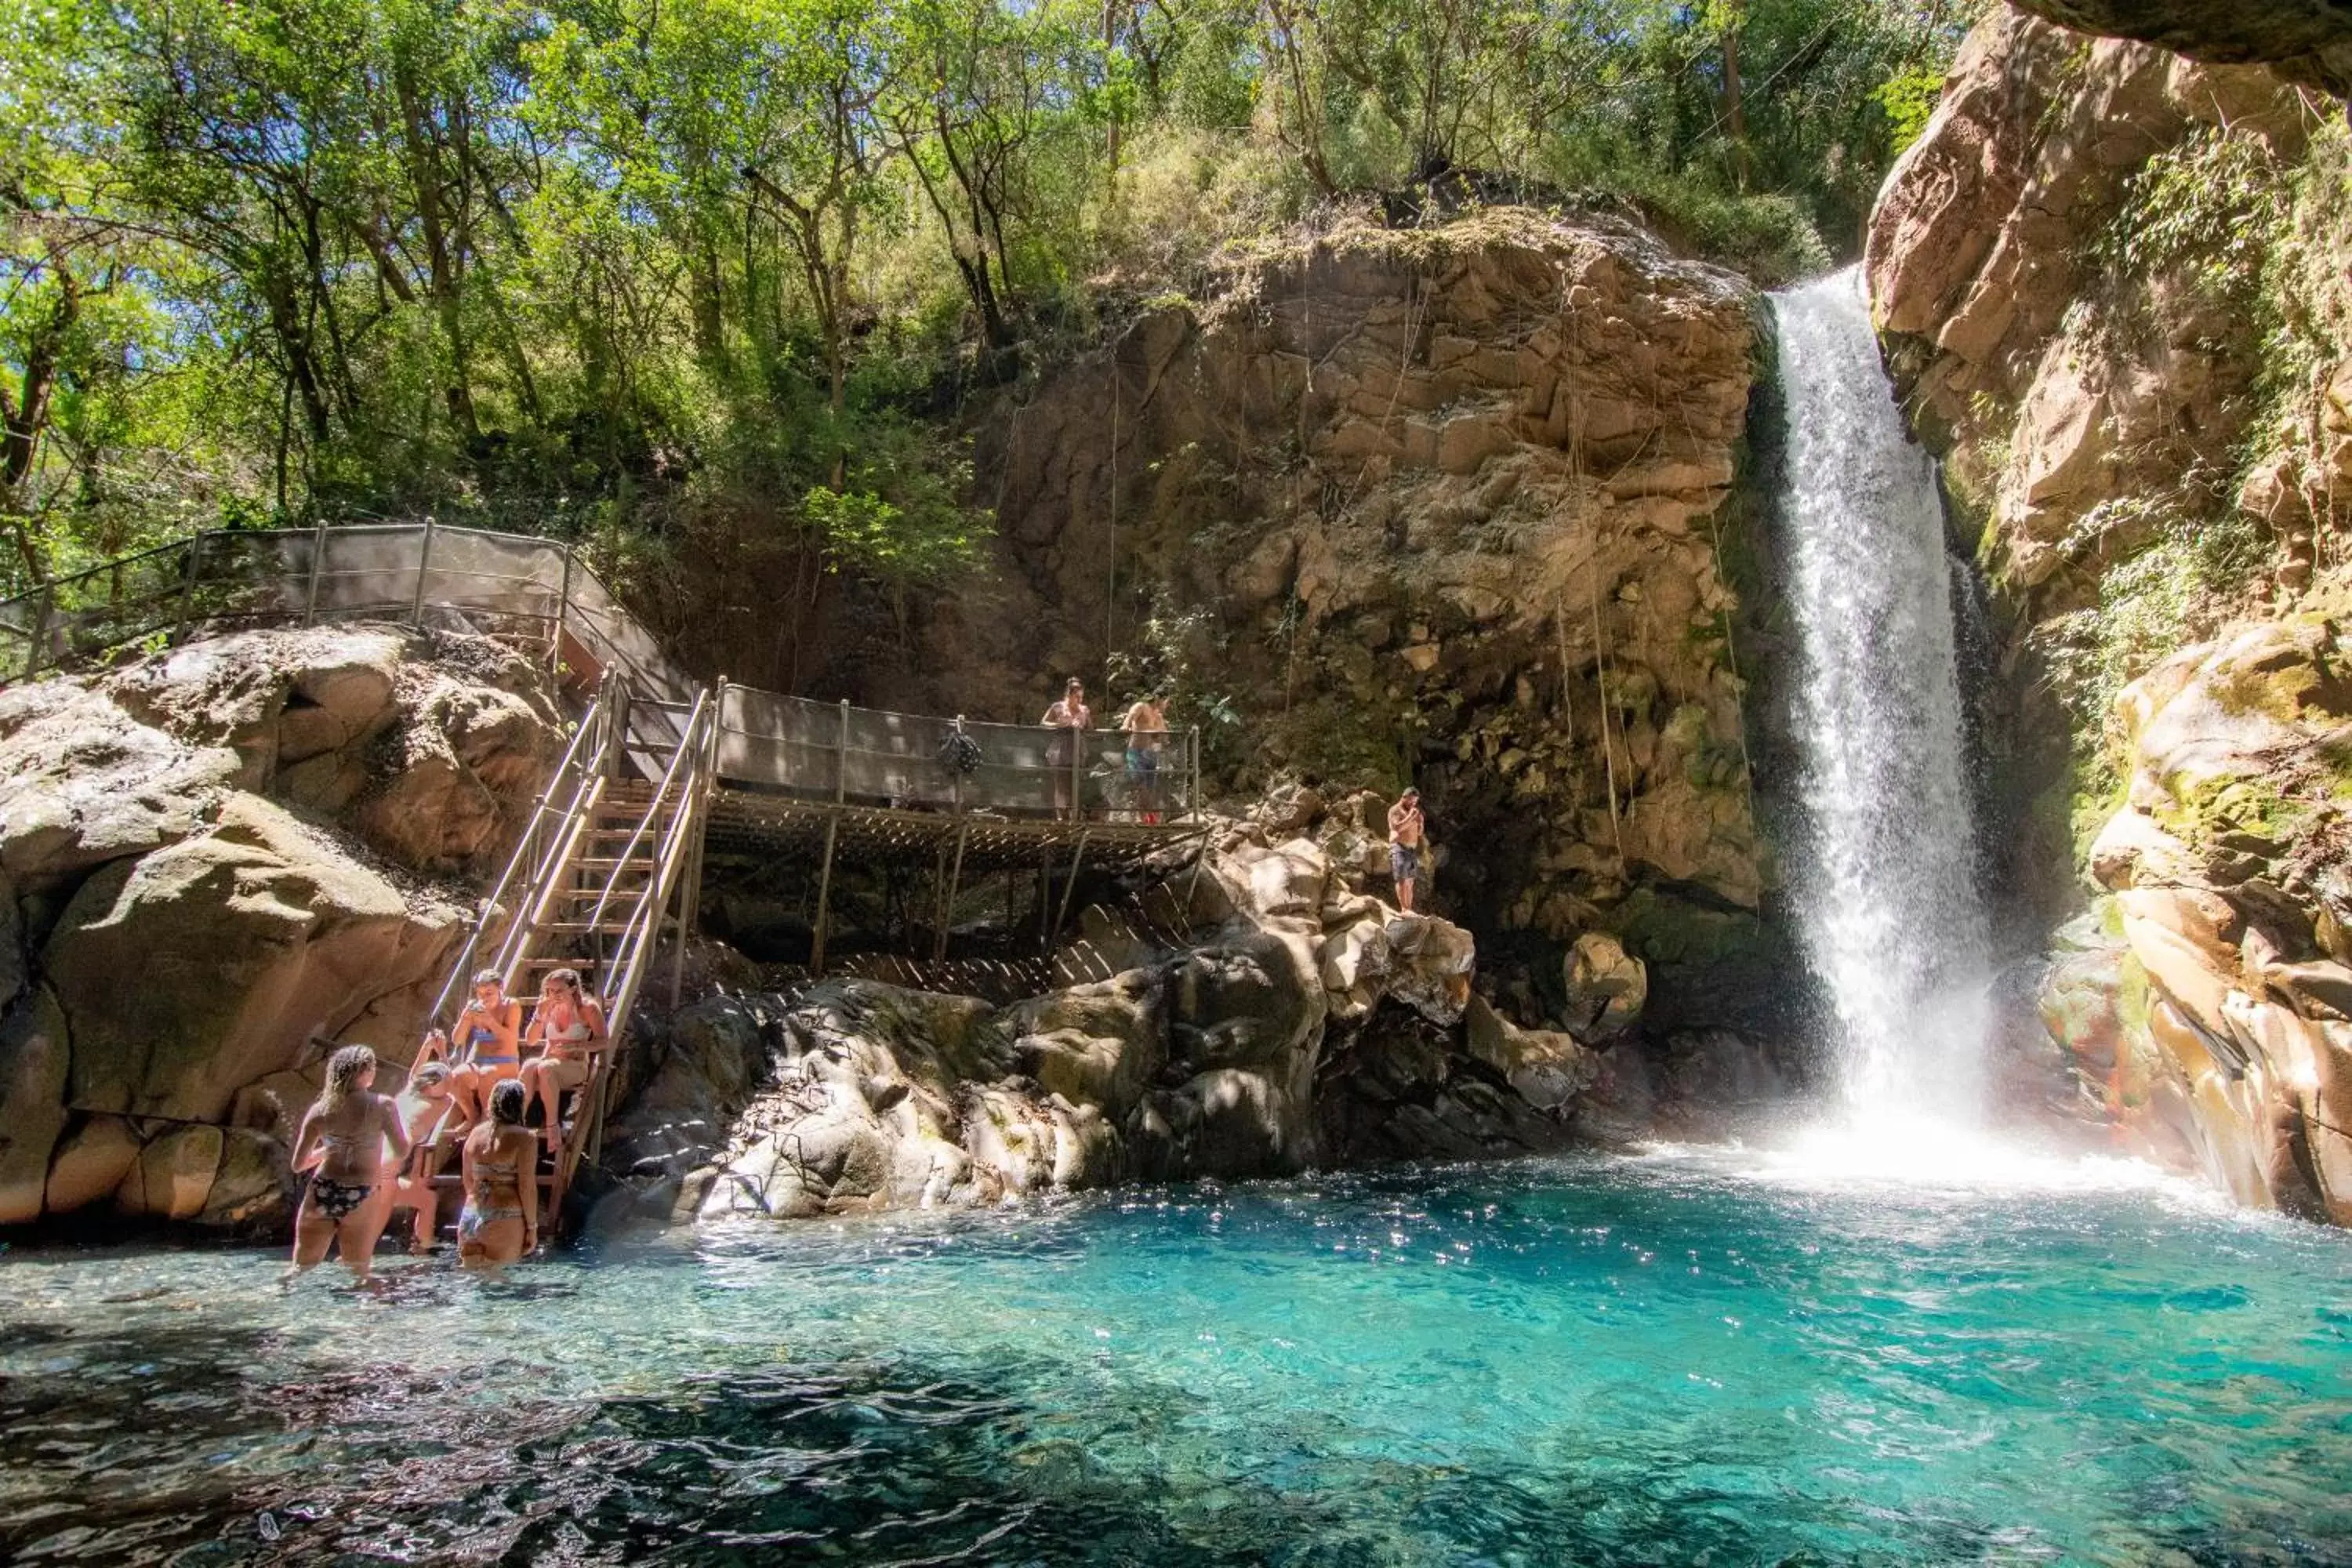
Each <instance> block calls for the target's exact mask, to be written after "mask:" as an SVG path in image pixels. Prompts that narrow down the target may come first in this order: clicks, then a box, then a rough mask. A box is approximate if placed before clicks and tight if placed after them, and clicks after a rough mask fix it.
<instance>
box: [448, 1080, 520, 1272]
mask: <svg viewBox="0 0 2352 1568" xmlns="http://www.w3.org/2000/svg"><path fill="white" fill-rule="evenodd" d="M524 1103H525V1102H524V1100H523V1092H522V1085H520V1084H519V1083H516V1082H514V1081H512V1080H511V1079H509V1080H508V1081H507V1082H505V1083H501V1084H499V1086H498V1087H497V1088H495V1089H491V1090H490V1116H489V1120H488V1121H485V1122H483V1123H482V1124H481V1125H480V1126H478V1127H477V1128H475V1129H474V1130H473V1131H471V1132H469V1133H467V1135H466V1150H465V1163H464V1170H465V1186H466V1206H465V1207H464V1208H463V1209H462V1210H460V1211H459V1212H458V1215H457V1261H458V1262H459V1263H461V1264H463V1265H464V1266H465V1267H467V1268H504V1267H505V1266H506V1265H507V1264H509V1263H512V1262H513V1261H514V1260H515V1259H516V1258H520V1257H521V1256H522V1255H523V1254H524V1253H526V1252H529V1251H530V1249H531V1248H532V1247H537V1246H538V1245H539V1141H538V1140H537V1139H535V1138H533V1137H532V1136H531V1135H530V1128H528V1127H525V1126H524V1125H523V1124H522V1113H523V1109H524Z"/></svg>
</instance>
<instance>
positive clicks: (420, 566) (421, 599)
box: [408, 512, 435, 626]
mask: <svg viewBox="0 0 2352 1568" xmlns="http://www.w3.org/2000/svg"><path fill="white" fill-rule="evenodd" d="M434 521H435V520H434V518H433V516H432V514H431V513H429V512H428V513H426V514H425V542H424V543H422V544H420V545H418V546H417V548H416V597H415V599H413V600H411V601H410V602H409V605H408V624H409V625H410V626H423V625H424V624H425V573H426V572H427V571H428V570H430V569H431V567H432V565H433V525H434Z"/></svg>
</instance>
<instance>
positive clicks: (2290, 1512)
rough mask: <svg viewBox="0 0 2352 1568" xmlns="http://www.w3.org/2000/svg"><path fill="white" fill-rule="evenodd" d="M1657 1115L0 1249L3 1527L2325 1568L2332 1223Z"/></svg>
mask: <svg viewBox="0 0 2352 1568" xmlns="http://www.w3.org/2000/svg"><path fill="white" fill-rule="evenodd" d="M1998 1170H1999V1173H2000V1179H1999V1180H1998V1181H1997V1182H1995V1183H1993V1184H1990V1185H1989V1186H1986V1185H1975V1184H1944V1185H1938V1184H1934V1183H1927V1184H1920V1183H1903V1182H1896V1181H1891V1180H1887V1179H1885V1177H1884V1176H1883V1175H1881V1174H1877V1173H1873V1172H1872V1171H1870V1170H1867V1169H1854V1168H1850V1167H1844V1166H1838V1167H1832V1168H1824V1167H1823V1166H1822V1164H1821V1163H1819V1162H1818V1160H1815V1159H1812V1158H1809V1157H1804V1156H1795V1155H1792V1156H1781V1157H1765V1156H1759V1155H1751V1154H1744V1153H1740V1152H1689V1151H1680V1152H1665V1153H1662V1154H1659V1155H1656V1156H1653V1157H1648V1158H1637V1159H1612V1160H1601V1159H1594V1160H1591V1161H1585V1162H1576V1163H1531V1164H1525V1165H1513V1166H1504V1167H1487V1168H1481V1169H1475V1170H1473V1169H1443V1170H1423V1171H1414V1172H1400V1173H1391V1174H1387V1175H1374V1176H1358V1177H1349V1178H1347V1179H1339V1180H1330V1181H1310V1182H1297V1183H1287V1184H1268V1185H1261V1186H1251V1187H1247V1188H1236V1189H1234V1190H1231V1191H1229V1192H1224V1193H1218V1192H1215V1191H1213V1190H1210V1191H1202V1190H1194V1189H1171V1190H1166V1191H1158V1192H1150V1193H1144V1194H1132V1193H1131V1194H1113V1195H1105V1196H1099V1197H1096V1198H1092V1199H1087V1200H1084V1201H1071V1202H1067V1203H1063V1204H1059V1205H1054V1206H1050V1207H1047V1208H1043V1209H1032V1210H1027V1211H1022V1212H1017V1213H1008V1214H994V1215H964V1216H940V1217H936V1218H929V1217H926V1218H899V1219H894V1220H888V1221H862V1222H858V1223H855V1224H844V1225H841V1226H821V1225H803V1226H768V1225H758V1226H750V1227H747V1228H742V1229H719V1230H711V1229H705V1230H702V1231H699V1232H694V1233H680V1234H677V1235H676V1236H673V1237H667V1238H665V1239H664V1240H662V1241H660V1242H658V1243H656V1244H653V1245H650V1246H648V1247H646V1249H643V1250H636V1251H630V1252H626V1253H623V1252H619V1251H607V1252H605V1253H604V1254H602V1255H595V1254H584V1255H579V1256H574V1257H571V1258H565V1259H562V1260H559V1261H556V1262H552V1263H547V1264H541V1265H538V1266H535V1267H533V1268H529V1269H528V1270H525V1271H523V1272H522V1273H521V1274H519V1275H518V1276H517V1277H516V1278H515V1279H512V1280H511V1281H509V1282H507V1283H503V1284H483V1283H480V1282H478V1281H474V1280H470V1279H459V1278H457V1277H454V1276H453V1275H451V1274H450V1273H448V1272H446V1270H443V1269H433V1270H430V1271H418V1272H414V1273H409V1274H406V1275H404V1276H403V1277H401V1278H399V1279H397V1281H396V1282H395V1283H394V1286H393V1288H392V1289H391V1290H390V1291H389V1292H388V1293H387V1294H386V1295H384V1296H383V1297H382V1298H380V1299H370V1298H366V1297H362V1296H359V1295H357V1294H354V1293H352V1292H351V1291H349V1290H348V1289H336V1288H334V1287H333V1286H332V1285H331V1283H330V1282H329V1281H328V1280H326V1279H323V1278H321V1279H313V1280H311V1281H307V1282H305V1283H303V1284H302V1285H300V1286H298V1287H297V1288H296V1289H294V1290H293V1291H292V1292H291V1293H288V1294H281V1293H279V1292H278V1290H277V1289H275V1288H274V1287H273V1285H272V1283H271V1281H272V1278H273V1275H274V1272H275V1268H276V1261H277V1260H276V1258H274V1257H273V1256H268V1255H263V1254H260V1253H254V1252H219V1251H213V1252H154V1251H144V1252H141V1251H107V1252H89V1253H33V1254H26V1253H23V1252H19V1253H16V1254H13V1255H10V1256H8V1257H7V1258H0V1557H5V1558H9V1559H11V1560H13V1561H21V1562H26V1563H53V1562H105V1563H138V1562H157V1561H175V1562H181V1563H248V1562H255V1563H257V1562H296V1563H310V1562H347V1563H375V1562H383V1561H410V1562H427V1561H429V1562H447V1561H471V1562H486V1563H487V1562H497V1563H739V1562H750V1561H768V1560H773V1561H794V1562H799V1561H824V1562H835V1563H941V1562H956V1563H967V1562H969V1563H1153V1564H1194V1563H1234V1564H1241V1563H1283V1564H1306V1563H1328V1564H1366V1563H1580V1564H1605V1563H2045V1562H2063V1563H2135V1564H2137V1563H2231V1562H2246V1563H2286V1562H2304V1563H2342V1562H2347V1561H2352V1377H2347V1372H2352V1285H2347V1263H2352V1239H2347V1237H2345V1236H2343V1235H2341V1234H2337V1233H2332V1232H2325V1231H2321V1230H2317V1229H2313V1228H2308V1227H2305V1226H2298V1225H2294V1224H2292V1223H2287V1222H2281V1221H2277V1220H2274V1219H2265V1218H2259V1217H2253V1216H2249V1215H2242V1214H2238V1213H2233V1212H2231V1211H2229V1210H2227V1209H2225V1208H2223V1207H2221V1206H2220V1205H2218V1204H2216V1203H2215V1202H2214V1201H2212V1200H2210V1199H2209V1198H2207V1197H2205V1196H2204V1195H2202V1194H2198V1193H2195V1192H2192V1191H2190V1190H2189V1189H2185V1188H2179V1187H2174V1186H2170V1185H2167V1184H2163V1183H2161V1182H2158V1181H2156V1180H2154V1179H2153V1178H2150V1177H2147V1176H2145V1175H2144V1174H2143V1173H2140V1172H2138V1171H2137V1170H2136V1169H2135V1168H2132V1167H2126V1166H2120V1165H2113V1166H2109V1165H2096V1164H2094V1165H2091V1166H2084V1167H2073V1166H2066V1167H2048V1168H2044V1167H2039V1166H2033V1165H2030V1164H2021V1163H2016V1162H2014V1161H2003V1162H2000V1163H1999V1164H1998Z"/></svg>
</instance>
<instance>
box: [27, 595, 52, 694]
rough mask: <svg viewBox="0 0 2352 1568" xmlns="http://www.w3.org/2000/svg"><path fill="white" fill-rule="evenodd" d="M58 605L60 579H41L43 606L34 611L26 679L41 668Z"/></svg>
mask: <svg viewBox="0 0 2352 1568" xmlns="http://www.w3.org/2000/svg"><path fill="white" fill-rule="evenodd" d="M57 606H58V581H57V579H56V578H54V577H45V578H43V579H42V580H41V607H40V608H39V609H37V610H35V611H34V612H33V640H32V642H31V643H30V644H29V645H28V646H27V647H26V649H25V679H27V680H30V679H32V678H33V672H34V671H35V670H37V669H38V668H41V655H42V654H43V653H45V652H47V649H48V646H49V617H50V616H52V615H53V614H55V613H56V610H57Z"/></svg>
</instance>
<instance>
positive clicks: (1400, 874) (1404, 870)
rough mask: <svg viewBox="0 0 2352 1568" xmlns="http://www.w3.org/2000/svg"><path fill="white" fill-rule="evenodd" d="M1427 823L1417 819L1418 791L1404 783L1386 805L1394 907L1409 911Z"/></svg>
mask: <svg viewBox="0 0 2352 1568" xmlns="http://www.w3.org/2000/svg"><path fill="white" fill-rule="evenodd" d="M1426 831H1427V825H1426V824H1425V823H1423V821H1422V818H1421V791H1419V790H1418V789H1415V788H1414V787H1413V786H1412V785H1411V784H1407V785H1405V786H1404V794H1402V795H1399V796H1398V797H1397V803H1396V804H1395V805H1392V806H1391V807H1389V870H1390V872H1391V874H1393V875H1394V876H1395V878H1396V894H1397V908H1398V909H1400V910H1403V911H1404V912H1405V913H1406V914H1411V913H1412V885H1413V883H1415V882H1416V881H1418V880H1420V879H1421V847H1422V837H1423V834H1424V833H1425V832H1426Z"/></svg>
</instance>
